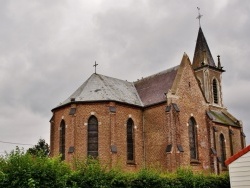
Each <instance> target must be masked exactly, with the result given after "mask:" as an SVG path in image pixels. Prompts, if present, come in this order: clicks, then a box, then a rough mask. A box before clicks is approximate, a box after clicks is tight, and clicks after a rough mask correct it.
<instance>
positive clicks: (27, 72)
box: [0, 0, 250, 154]
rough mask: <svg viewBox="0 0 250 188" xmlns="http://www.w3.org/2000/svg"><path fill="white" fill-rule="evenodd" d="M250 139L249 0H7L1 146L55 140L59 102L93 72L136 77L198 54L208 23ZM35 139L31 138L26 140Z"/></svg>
mask: <svg viewBox="0 0 250 188" xmlns="http://www.w3.org/2000/svg"><path fill="white" fill-rule="evenodd" d="M197 6H199V7H200V9H201V10H200V11H201V14H202V15H203V16H202V18H201V27H202V29H203V32H204V34H205V37H206V39H207V42H208V45H209V47H210V50H211V53H212V55H213V57H214V60H215V61H216V62H217V58H216V56H217V55H220V56H221V63H222V66H224V69H225V70H226V72H225V73H223V77H222V79H223V88H222V90H223V95H224V105H225V106H226V107H227V108H228V110H229V112H230V113H232V114H233V115H234V116H235V117H236V118H238V119H240V120H242V121H243V124H244V132H245V134H246V135H247V144H250V125H249V124H250V97H249V93H250V72H249V71H250V63H249V57H250V34H249V33H250V20H249V18H250V1H249V0H240V1H239V0H219V1H218V0H206V1H205V0H74V1H73V0H71V1H70V0H53V1H51V0H42V1H38V0H8V1H6V0H0V126H1V131H0V154H1V153H3V152H4V151H5V150H7V151H10V150H12V149H14V148H15V144H6V143H2V142H14V143H23V144H36V143H37V141H38V140H39V138H44V139H45V140H46V141H47V142H48V143H49V134H50V129H49V128H50V123H49V120H50V118H51V116H52V113H51V109H52V108H54V107H56V106H57V105H58V104H59V103H60V102H62V101H64V100H65V99H66V98H68V97H69V96H70V94H72V93H73V92H74V91H75V90H76V89H77V88H78V87H79V86H80V85H81V84H82V83H83V82H84V81H85V80H86V79H87V78H88V77H89V76H90V75H91V74H92V73H93V72H94V68H93V64H94V62H95V61H97V63H98V64H99V65H98V67H97V73H100V74H103V75H106V76H111V77H115V78H119V79H123V80H128V81H136V80H137V79H138V78H141V77H145V76H148V75H151V74H154V73H157V72H160V71H162V70H165V69H167V68H170V67H173V66H176V65H178V64H179V63H180V61H181V58H182V55H183V53H184V52H186V53H187V54H188V56H189V57H190V59H191V60H192V59H193V53H194V48H195V42H196V38H197V34H198V28H199V23H198V20H197V19H196V17H197V15H198V11H197ZM20 147H24V148H28V147H31V146H28V145H20Z"/></svg>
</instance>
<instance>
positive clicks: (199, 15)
mask: <svg viewBox="0 0 250 188" xmlns="http://www.w3.org/2000/svg"><path fill="white" fill-rule="evenodd" d="M197 9H198V16H197V18H196V19H199V26H201V17H202V16H203V15H201V14H200V8H199V7H197Z"/></svg>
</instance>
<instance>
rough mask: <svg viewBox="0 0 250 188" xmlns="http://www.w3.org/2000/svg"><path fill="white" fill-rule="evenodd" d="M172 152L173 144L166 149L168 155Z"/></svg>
mask: <svg viewBox="0 0 250 188" xmlns="http://www.w3.org/2000/svg"><path fill="white" fill-rule="evenodd" d="M171 152H172V144H168V145H167V147H166V153H171Z"/></svg>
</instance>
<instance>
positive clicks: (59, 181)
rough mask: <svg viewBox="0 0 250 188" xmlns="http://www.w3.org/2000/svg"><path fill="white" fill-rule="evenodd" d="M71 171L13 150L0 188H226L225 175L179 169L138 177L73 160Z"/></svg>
mask: <svg viewBox="0 0 250 188" xmlns="http://www.w3.org/2000/svg"><path fill="white" fill-rule="evenodd" d="M72 166H73V169H74V170H72V169H71V168H70V167H69V166H68V165H67V164H65V163H64V162H63V161H61V160H60V157H56V158H48V157H43V156H34V155H32V154H29V153H24V152H23V150H20V149H19V148H16V150H15V151H12V152H11V153H10V154H6V156H5V157H0V187H6V188H9V187H11V188H12V187H18V188H19V187H20V188H22V187H25V188H31V187H39V188H40V187H41V188H43V187H52V188H53V187H58V188H64V187H65V188H66V187H72V188H80V187H84V188H88V187H89V188H92V187H93V188H97V187H98V188H116V187H119V188H132V187H136V188H140V187H143V188H150V187H157V188H210V187H211V188H212V187H213V188H227V187H230V183H229V176H228V174H222V175H214V174H208V175H207V174H206V175H205V174H203V173H194V172H192V171H191V169H188V168H181V169H178V170H177V171H176V172H174V173H163V172H159V171H157V170H154V169H142V170H141V171H139V172H137V173H128V172H126V173H124V172H123V171H121V170H119V169H111V170H109V169H108V168H106V166H102V165H101V164H100V163H99V161H98V160H95V159H91V158H89V159H86V160H75V162H74V164H72Z"/></svg>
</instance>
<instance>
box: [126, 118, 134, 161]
mask: <svg viewBox="0 0 250 188" xmlns="http://www.w3.org/2000/svg"><path fill="white" fill-rule="evenodd" d="M127 160H128V161H129V162H133V161H134V122H133V120H132V119H131V118H130V119H128V121H127Z"/></svg>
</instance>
